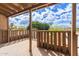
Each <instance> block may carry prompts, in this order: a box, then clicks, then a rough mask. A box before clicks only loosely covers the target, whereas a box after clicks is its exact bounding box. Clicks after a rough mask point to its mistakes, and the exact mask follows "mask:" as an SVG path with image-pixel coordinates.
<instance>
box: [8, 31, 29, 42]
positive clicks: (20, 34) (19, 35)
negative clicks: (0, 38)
mask: <svg viewBox="0 0 79 59" xmlns="http://www.w3.org/2000/svg"><path fill="white" fill-rule="evenodd" d="M28 37H29V31H28V30H9V31H8V38H9V41H13V40H18V39H23V38H28Z"/></svg>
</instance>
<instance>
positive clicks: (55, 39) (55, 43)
mask: <svg viewBox="0 0 79 59" xmlns="http://www.w3.org/2000/svg"><path fill="white" fill-rule="evenodd" d="M54 50H57V32H54Z"/></svg>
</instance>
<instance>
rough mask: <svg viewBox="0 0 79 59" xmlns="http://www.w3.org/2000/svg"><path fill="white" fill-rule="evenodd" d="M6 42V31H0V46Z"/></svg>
mask: <svg viewBox="0 0 79 59" xmlns="http://www.w3.org/2000/svg"><path fill="white" fill-rule="evenodd" d="M6 42H8V31H7V30H0V44H2V43H6Z"/></svg>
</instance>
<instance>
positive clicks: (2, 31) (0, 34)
mask: <svg viewBox="0 0 79 59" xmlns="http://www.w3.org/2000/svg"><path fill="white" fill-rule="evenodd" d="M6 42H8V18H7V17H6V16H4V15H1V14H0V44H2V43H6Z"/></svg>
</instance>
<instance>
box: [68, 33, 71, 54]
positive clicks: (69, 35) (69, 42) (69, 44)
mask: <svg viewBox="0 0 79 59" xmlns="http://www.w3.org/2000/svg"><path fill="white" fill-rule="evenodd" d="M68 50H69V55H71V32H68Z"/></svg>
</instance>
